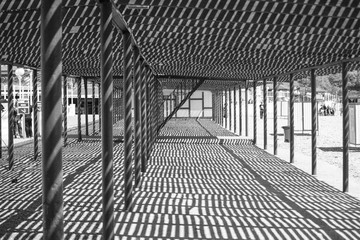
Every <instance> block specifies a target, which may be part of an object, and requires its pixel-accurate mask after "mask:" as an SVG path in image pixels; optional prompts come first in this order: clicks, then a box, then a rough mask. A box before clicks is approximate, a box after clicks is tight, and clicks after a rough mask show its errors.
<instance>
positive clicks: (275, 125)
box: [273, 77, 279, 155]
mask: <svg viewBox="0 0 360 240" xmlns="http://www.w3.org/2000/svg"><path fill="white" fill-rule="evenodd" d="M273 90H274V94H273V96H274V101H273V103H274V155H277V152H278V151H277V147H278V142H277V140H278V139H277V138H278V134H277V128H278V126H277V125H278V122H277V120H278V118H277V110H278V109H277V98H278V90H279V86H278V84H277V77H274V79H273Z"/></svg>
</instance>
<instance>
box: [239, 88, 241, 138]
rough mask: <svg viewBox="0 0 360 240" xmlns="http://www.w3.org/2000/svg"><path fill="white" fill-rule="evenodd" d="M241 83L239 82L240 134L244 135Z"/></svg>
mask: <svg viewBox="0 0 360 240" xmlns="http://www.w3.org/2000/svg"><path fill="white" fill-rule="evenodd" d="M241 95H242V94H241V84H239V136H241V135H242V96H241Z"/></svg>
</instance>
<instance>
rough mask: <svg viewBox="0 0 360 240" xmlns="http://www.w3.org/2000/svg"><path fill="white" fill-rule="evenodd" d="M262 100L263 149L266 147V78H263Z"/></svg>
mask: <svg viewBox="0 0 360 240" xmlns="http://www.w3.org/2000/svg"><path fill="white" fill-rule="evenodd" d="M263 98H264V99H263V101H264V149H265V150H266V149H267V89H266V79H264V80H263Z"/></svg>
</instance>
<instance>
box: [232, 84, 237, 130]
mask: <svg viewBox="0 0 360 240" xmlns="http://www.w3.org/2000/svg"><path fill="white" fill-rule="evenodd" d="M233 99H234V105H233V107H234V133H235V134H236V123H237V122H236V87H234V98H233Z"/></svg>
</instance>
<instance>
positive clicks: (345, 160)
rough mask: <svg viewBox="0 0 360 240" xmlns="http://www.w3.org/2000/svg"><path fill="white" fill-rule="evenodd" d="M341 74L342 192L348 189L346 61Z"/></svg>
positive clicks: (347, 86) (347, 85)
mask: <svg viewBox="0 0 360 240" xmlns="http://www.w3.org/2000/svg"><path fill="white" fill-rule="evenodd" d="M341 76H342V83H343V84H342V92H343V95H342V102H343V192H348V191H349V142H350V134H349V133H350V126H349V120H350V118H349V95H348V89H349V84H348V82H349V80H348V78H347V66H346V63H345V62H344V63H342V64H341Z"/></svg>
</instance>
